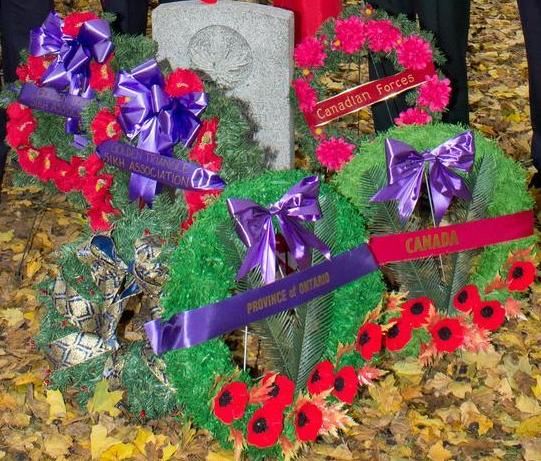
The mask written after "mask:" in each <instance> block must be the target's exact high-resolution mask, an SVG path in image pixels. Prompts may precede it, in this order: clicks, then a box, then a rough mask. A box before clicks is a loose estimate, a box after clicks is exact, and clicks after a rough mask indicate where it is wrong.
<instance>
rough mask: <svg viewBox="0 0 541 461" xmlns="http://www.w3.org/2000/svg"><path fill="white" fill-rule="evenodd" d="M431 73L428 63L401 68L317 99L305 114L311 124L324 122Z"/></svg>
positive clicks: (405, 88)
mask: <svg viewBox="0 0 541 461" xmlns="http://www.w3.org/2000/svg"><path fill="white" fill-rule="evenodd" d="M433 74H434V65H433V64H432V63H431V64H429V65H428V66H427V67H425V68H424V69H421V70H404V71H402V72H400V73H398V74H395V75H392V76H390V77H385V78H381V79H379V80H374V81H372V82H368V83H365V84H363V85H359V86H356V87H355V88H351V89H349V90H346V91H343V92H342V93H340V94H337V95H336V96H333V97H332V98H328V99H325V100H323V101H320V102H318V103H317V104H316V107H315V108H314V110H313V112H311V113H309V114H305V117H306V122H307V123H308V125H309V126H310V127H312V128H317V127H320V126H323V125H326V124H328V123H330V122H332V121H333V120H336V119H339V118H341V117H344V116H346V115H349V114H353V113H355V112H358V111H359V110H361V109H363V108H365V107H369V106H371V105H373V104H376V103H378V102H381V101H384V100H385V99H388V98H392V97H393V96H396V95H398V94H400V93H403V92H404V91H408V90H411V89H412V88H415V87H417V86H419V85H421V84H422V83H424V81H425V78H426V77H427V76H430V75H433Z"/></svg>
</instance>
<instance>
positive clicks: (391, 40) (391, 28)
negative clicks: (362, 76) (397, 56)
mask: <svg viewBox="0 0 541 461" xmlns="http://www.w3.org/2000/svg"><path fill="white" fill-rule="evenodd" d="M366 35H367V37H368V47H369V48H370V50H371V51H373V52H374V53H382V52H383V53H389V52H390V51H392V49H393V48H394V47H395V46H396V44H397V43H398V42H399V40H400V39H401V38H402V34H401V33H400V30H399V29H398V28H397V27H395V25H394V24H393V22H392V21H390V20H388V19H381V20H373V21H368V22H367V23H366Z"/></svg>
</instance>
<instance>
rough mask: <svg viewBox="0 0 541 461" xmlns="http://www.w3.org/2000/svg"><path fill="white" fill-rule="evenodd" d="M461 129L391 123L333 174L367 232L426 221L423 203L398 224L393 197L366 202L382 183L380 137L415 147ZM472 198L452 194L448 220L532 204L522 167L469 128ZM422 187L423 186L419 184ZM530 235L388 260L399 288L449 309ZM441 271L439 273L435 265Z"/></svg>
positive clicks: (529, 241)
mask: <svg viewBox="0 0 541 461" xmlns="http://www.w3.org/2000/svg"><path fill="white" fill-rule="evenodd" d="M462 132H464V128H463V127H460V126H455V125H447V124H435V125H430V126H426V127H417V126H411V127H403V128H393V129H391V130H389V131H388V132H386V133H384V134H382V135H380V136H378V137H377V138H376V139H375V140H374V141H372V142H370V143H366V144H363V146H362V148H361V152H360V154H359V155H358V156H357V157H356V158H355V159H354V160H352V161H351V162H350V163H349V164H348V165H346V167H345V168H344V169H343V170H342V171H341V172H340V173H339V174H338V175H337V176H336V177H335V179H334V184H335V186H336V187H337V189H338V190H339V191H340V192H341V193H342V194H343V195H344V196H345V197H347V198H348V199H349V200H350V201H351V203H353V205H355V206H356V207H357V208H358V209H359V211H360V212H361V214H362V215H363V216H364V217H365V219H366V221H367V227H368V229H369V231H370V233H371V234H372V235H375V234H378V235H382V234H391V233H396V232H403V231H406V230H408V231H409V230H418V229H423V228H428V227H432V225H433V223H432V218H431V215H430V207H429V206H428V203H426V202H425V203H424V206H423V204H422V203H421V205H418V207H420V208H421V209H420V210H418V211H420V212H419V213H417V212H416V213H414V215H413V216H412V217H411V218H410V219H409V220H408V221H407V222H406V223H404V224H402V223H400V221H399V219H398V217H397V207H396V202H383V203H371V202H370V199H371V198H372V196H374V194H375V193H376V192H377V191H379V190H380V189H381V188H382V187H383V186H385V185H386V184H387V168H386V159H385V147H384V143H385V140H386V139H387V138H392V139H397V140H400V141H402V142H404V143H406V144H409V145H411V146H412V147H414V148H415V149H416V150H417V151H418V152H423V151H425V150H430V149H433V148H435V147H436V146H438V145H440V144H442V143H443V142H445V141H447V140H448V139H451V138H453V137H454V136H456V135H458V134H460V133H462ZM464 178H465V182H466V184H467V185H468V188H469V189H470V191H471V192H472V196H473V198H472V200H471V201H464V200H460V199H455V200H453V202H452V204H451V207H450V208H449V210H448V212H447V214H446V216H445V218H444V219H446V220H447V221H448V222H450V223H456V222H464V221H473V220H477V219H483V218H488V217H496V216H501V215H506V214H513V213H517V212H519V211H524V210H527V209H530V208H531V207H532V199H531V197H530V195H529V194H528V192H527V188H526V173H525V171H524V170H523V169H522V168H521V167H520V166H519V165H518V164H517V163H516V162H514V161H513V160H512V159H511V158H509V157H507V156H506V155H505V154H504V153H503V152H502V150H501V149H500V148H499V147H498V145H497V144H496V143H495V142H493V141H489V140H487V139H486V138H484V137H483V136H482V135H480V134H479V133H475V163H474V166H473V168H472V170H471V171H470V173H468V174H466V175H464ZM423 187H424V186H423ZM534 240H535V239H534V238H530V239H526V240H519V241H517V242H513V243H505V244H500V245H496V246H491V247H488V248H486V249H484V250H482V251H481V252H475V251H467V252H462V253H458V254H455V255H451V256H447V257H444V258H443V261H442V262H441V263H440V261H439V260H438V259H437V258H429V259H426V260H422V261H414V262H409V263H403V264H396V265H391V266H389V268H390V270H391V272H392V273H393V274H394V277H396V279H397V281H398V282H399V283H400V285H401V287H402V290H404V291H409V292H410V295H411V296H413V297H415V296H429V297H430V298H431V299H432V300H433V301H434V303H435V305H436V307H437V308H438V309H440V310H443V311H452V310H453V307H452V295H453V293H456V292H457V291H458V290H459V289H460V288H461V287H462V286H464V285H466V284H467V283H468V280H470V281H471V283H474V284H476V285H478V286H486V285H487V284H488V283H489V282H490V281H491V280H492V278H493V277H494V275H495V274H496V273H497V272H498V270H499V268H500V267H502V266H503V263H504V262H505V260H506V258H507V256H508V254H509V252H510V251H511V250H512V249H517V248H525V247H527V246H529V245H531V244H532V243H533V242H534ZM442 265H443V267H444V270H443V272H444V273H445V274H446V275H445V279H444V278H443V277H442V274H441V273H442V271H441V269H440V268H441V267H442Z"/></svg>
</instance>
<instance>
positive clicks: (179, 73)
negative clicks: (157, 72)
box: [165, 69, 205, 98]
mask: <svg viewBox="0 0 541 461" xmlns="http://www.w3.org/2000/svg"><path fill="white" fill-rule="evenodd" d="M204 88H205V87H204V86H203V82H202V81H201V79H200V78H199V77H198V76H197V74H196V73H195V72H193V71H191V70H188V69H177V70H175V71H173V72H171V73H170V74H169V75H168V76H167V79H166V81H165V92H166V93H167V94H168V95H169V96H172V97H175V98H180V97H182V96H184V95H187V94H188V93H193V92H201V91H203V90H204Z"/></svg>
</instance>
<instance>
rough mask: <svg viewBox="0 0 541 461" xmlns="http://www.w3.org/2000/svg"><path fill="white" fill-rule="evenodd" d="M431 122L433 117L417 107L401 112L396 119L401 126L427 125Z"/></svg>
mask: <svg viewBox="0 0 541 461" xmlns="http://www.w3.org/2000/svg"><path fill="white" fill-rule="evenodd" d="M431 121H432V117H431V116H430V115H429V114H427V113H426V112H425V111H424V110H423V109H419V108H417V107H410V108H409V109H408V110H405V111H402V112H400V115H399V116H398V117H397V118H395V119H394V122H395V123H396V124H397V125H399V126H404V125H427V124H428V123H430V122H431Z"/></svg>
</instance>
